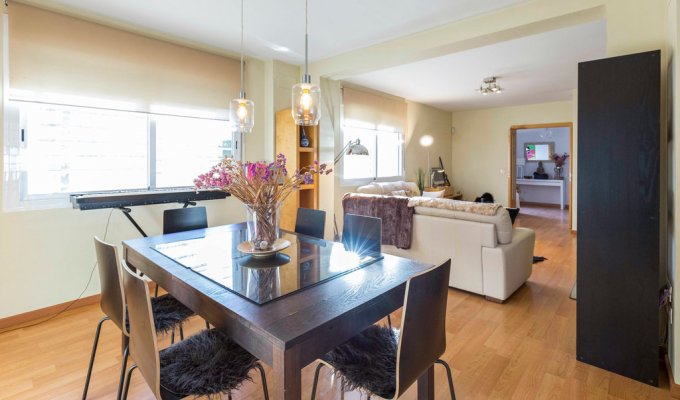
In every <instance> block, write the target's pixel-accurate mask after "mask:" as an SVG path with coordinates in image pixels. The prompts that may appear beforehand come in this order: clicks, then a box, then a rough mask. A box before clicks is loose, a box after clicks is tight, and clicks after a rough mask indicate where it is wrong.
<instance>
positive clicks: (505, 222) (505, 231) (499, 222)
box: [415, 206, 512, 244]
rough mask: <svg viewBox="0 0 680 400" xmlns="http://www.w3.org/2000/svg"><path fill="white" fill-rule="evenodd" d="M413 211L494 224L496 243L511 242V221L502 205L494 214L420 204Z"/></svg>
mask: <svg viewBox="0 0 680 400" xmlns="http://www.w3.org/2000/svg"><path fill="white" fill-rule="evenodd" d="M415 213H416V214H420V215H430V216H433V217H440V218H451V219H460V220H464V221H472V222H483V223H487V224H494V225H495V227H496V229H495V230H496V239H497V240H498V243H500V244H508V243H510V242H512V221H511V220H510V214H509V213H508V210H506V209H505V208H502V207H501V208H499V209H498V210H497V211H496V214H495V215H492V216H487V215H480V214H474V213H469V212H463V211H451V210H446V209H441V208H432V207H422V206H416V207H415Z"/></svg>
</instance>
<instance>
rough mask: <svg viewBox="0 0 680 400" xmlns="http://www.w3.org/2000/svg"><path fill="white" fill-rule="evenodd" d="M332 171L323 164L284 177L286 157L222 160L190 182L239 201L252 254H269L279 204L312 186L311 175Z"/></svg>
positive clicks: (277, 231) (277, 218)
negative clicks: (255, 160) (244, 214)
mask: <svg viewBox="0 0 680 400" xmlns="http://www.w3.org/2000/svg"><path fill="white" fill-rule="evenodd" d="M331 172H333V170H332V169H331V168H328V167H327V165H326V164H319V162H318V161H314V164H313V165H309V166H306V167H304V168H301V169H299V170H296V171H295V172H294V173H293V174H292V175H288V169H287V168H286V157H285V156H284V155H283V154H279V155H277V156H276V160H274V162H271V163H266V162H264V161H261V162H245V163H242V162H240V161H237V160H234V159H232V158H225V159H223V160H222V161H221V162H220V163H219V164H217V165H215V166H214V167H212V168H211V169H210V171H208V172H206V173H205V174H201V175H199V176H198V177H197V178H196V179H194V184H195V186H196V189H216V190H222V191H225V192H228V193H230V194H231V195H232V196H234V197H236V198H237V199H239V200H241V201H242V202H243V204H244V205H245V207H246V211H247V214H248V238H249V240H248V241H249V242H250V244H251V245H252V249H254V250H255V251H256V252H270V251H272V250H274V251H276V249H274V244H275V242H276V240H277V239H278V238H279V221H280V208H281V204H282V203H283V201H284V200H285V199H286V198H287V197H288V196H289V195H290V194H291V193H293V192H295V191H297V190H299V189H300V187H301V186H302V185H308V184H312V183H314V175H317V174H326V175H327V174H330V173H331Z"/></svg>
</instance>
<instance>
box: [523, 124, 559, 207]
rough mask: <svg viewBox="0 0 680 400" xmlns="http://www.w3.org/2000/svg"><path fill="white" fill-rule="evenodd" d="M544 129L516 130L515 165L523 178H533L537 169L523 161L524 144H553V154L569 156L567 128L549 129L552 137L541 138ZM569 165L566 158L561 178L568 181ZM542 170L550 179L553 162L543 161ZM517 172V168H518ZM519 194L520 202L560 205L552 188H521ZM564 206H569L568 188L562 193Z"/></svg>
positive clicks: (553, 172) (529, 162)
mask: <svg viewBox="0 0 680 400" xmlns="http://www.w3.org/2000/svg"><path fill="white" fill-rule="evenodd" d="M546 131H547V130H546V129H543V128H535V129H518V130H517V138H516V145H515V149H516V155H515V157H516V159H517V165H521V164H524V165H522V167H523V170H524V172H523V174H522V175H523V176H533V174H534V172H536V168H538V163H537V162H533V161H528V162H527V161H525V157H524V144H525V143H543V142H552V143H554V144H555V154H563V153H567V154H571V150H570V149H569V145H570V143H569V142H570V140H569V136H570V135H569V128H566V127H559V128H550V133H551V134H552V136H546V137H541V135H543V136H545V135H546ZM569 164H570V158H567V161H566V162H565V163H564V167H563V169H562V174H563V175H562V176H563V177H564V178H565V179H566V180H567V181H568V178H569ZM543 169H544V170H545V172H546V173H547V174H548V175H550V177H551V178H552V177H553V175H554V174H555V171H554V169H555V162H553V161H544V162H543ZM518 171H519V168H518ZM517 177H518V178H521V177H522V176H520V175H519V174H518V175H517ZM520 190H521V194H520V199H521V201H528V202H532V203H544V204H560V197H559V196H558V195H556V193H558V191H557V190H555V188H554V187H538V186H522V187H521V189H520ZM563 201H564V204H569V190H568V187H565V191H564V199H563Z"/></svg>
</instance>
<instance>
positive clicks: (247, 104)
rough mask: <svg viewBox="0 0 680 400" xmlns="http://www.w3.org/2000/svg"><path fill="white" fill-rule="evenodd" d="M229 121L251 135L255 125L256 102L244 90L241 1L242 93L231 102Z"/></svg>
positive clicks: (242, 131) (239, 129) (236, 127)
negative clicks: (248, 97)
mask: <svg viewBox="0 0 680 400" xmlns="http://www.w3.org/2000/svg"><path fill="white" fill-rule="evenodd" d="M229 121H231V124H232V126H233V127H234V130H238V131H240V132H241V133H250V132H251V131H252V130H253V125H255V102H253V101H252V100H248V99H247V98H246V92H245V89H244V88H243V0H241V91H240V93H239V96H238V99H233V100H232V101H230V102H229Z"/></svg>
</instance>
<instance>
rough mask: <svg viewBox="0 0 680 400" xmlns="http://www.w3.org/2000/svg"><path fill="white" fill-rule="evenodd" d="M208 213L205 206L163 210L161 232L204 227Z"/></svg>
mask: <svg viewBox="0 0 680 400" xmlns="http://www.w3.org/2000/svg"><path fill="white" fill-rule="evenodd" d="M207 227H208V214H207V213H206V211H205V207H184V208H173V209H170V210H165V211H163V234H164V235H167V234H168V233H176V232H184V231H191V230H194V229H205V228H207Z"/></svg>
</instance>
